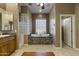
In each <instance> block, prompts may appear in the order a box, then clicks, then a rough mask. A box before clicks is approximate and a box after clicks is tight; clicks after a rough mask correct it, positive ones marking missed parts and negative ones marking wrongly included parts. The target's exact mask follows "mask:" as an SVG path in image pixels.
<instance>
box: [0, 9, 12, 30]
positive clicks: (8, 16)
mask: <svg viewBox="0 0 79 59" xmlns="http://www.w3.org/2000/svg"><path fill="white" fill-rule="evenodd" d="M1 10H2V9H1ZM1 10H0V30H2V31H3V30H8V31H13V13H11V12H8V11H4V10H2V11H1Z"/></svg>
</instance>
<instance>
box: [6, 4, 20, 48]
mask: <svg viewBox="0 0 79 59" xmlns="http://www.w3.org/2000/svg"><path fill="white" fill-rule="evenodd" d="M6 10H7V11H9V12H12V13H13V27H14V28H13V29H14V31H16V35H17V47H18V44H19V39H18V34H19V31H18V23H19V9H18V4H16V3H7V4H6Z"/></svg>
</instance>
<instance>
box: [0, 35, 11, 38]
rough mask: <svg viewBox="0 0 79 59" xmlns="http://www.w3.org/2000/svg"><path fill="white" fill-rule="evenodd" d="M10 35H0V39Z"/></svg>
mask: <svg viewBox="0 0 79 59" xmlns="http://www.w3.org/2000/svg"><path fill="white" fill-rule="evenodd" d="M8 36H10V35H0V38H4V37H8Z"/></svg>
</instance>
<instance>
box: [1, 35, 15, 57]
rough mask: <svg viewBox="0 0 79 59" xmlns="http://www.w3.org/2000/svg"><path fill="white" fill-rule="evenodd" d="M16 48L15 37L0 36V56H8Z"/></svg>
mask: <svg viewBox="0 0 79 59" xmlns="http://www.w3.org/2000/svg"><path fill="white" fill-rule="evenodd" d="M15 50H16V38H15V37H14V36H9V37H5V38H0V56H9V55H11V54H12V53H13V52H14V51H15Z"/></svg>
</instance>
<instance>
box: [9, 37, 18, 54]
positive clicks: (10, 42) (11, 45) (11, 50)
mask: <svg viewBox="0 0 79 59" xmlns="http://www.w3.org/2000/svg"><path fill="white" fill-rule="evenodd" d="M10 39H11V38H10ZM15 44H16V43H15V39H11V40H10V41H9V52H10V54H11V53H12V52H14V51H15V48H16V45H15Z"/></svg>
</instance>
